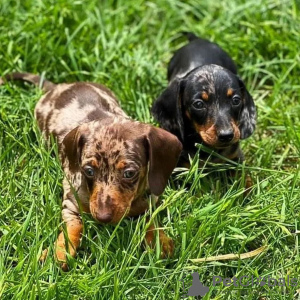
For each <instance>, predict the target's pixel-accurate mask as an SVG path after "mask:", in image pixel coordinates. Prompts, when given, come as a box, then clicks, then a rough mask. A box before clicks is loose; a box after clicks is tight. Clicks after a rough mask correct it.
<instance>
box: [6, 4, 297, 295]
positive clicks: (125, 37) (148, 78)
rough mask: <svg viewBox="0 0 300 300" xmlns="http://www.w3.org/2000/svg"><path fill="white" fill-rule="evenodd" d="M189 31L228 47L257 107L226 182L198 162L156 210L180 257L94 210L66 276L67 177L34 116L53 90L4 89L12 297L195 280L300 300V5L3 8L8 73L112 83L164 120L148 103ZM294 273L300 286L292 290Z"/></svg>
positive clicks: (126, 105) (120, 291)
mask: <svg viewBox="0 0 300 300" xmlns="http://www.w3.org/2000/svg"><path fill="white" fill-rule="evenodd" d="M181 31H193V32H195V33H196V34H198V35H199V36H201V37H204V38H208V39H211V40H213V41H215V42H217V43H218V44H219V45H221V47H222V48H223V49H225V50H226V51H227V52H228V53H230V55H231V56H232V57H233V59H234V60H235V61H236V63H237V65H238V68H239V75H240V76H241V78H242V79H243V80H244V81H245V83H246V86H247V87H248V89H249V90H250V92H251V94H252V95H253V98H254V99H255V102H256V105H257V108H258V124H257V129H256V131H255V133H254V135H253V136H252V137H251V138H249V139H247V140H246V141H243V142H242V148H243V150H244V152H245V155H246V164H245V165H244V166H232V165H230V164H229V163H228V164H226V165H222V166H217V167H216V168H217V169H218V172H217V173H218V174H215V173H216V172H214V174H210V172H208V171H207V170H203V169H198V168H197V167H196V164H197V158H196V159H195V161H194V162H193V167H192V168H191V169H190V170H177V171H176V172H175V174H174V176H173V178H172V180H171V181H170V184H169V185H168V187H167V189H166V190H165V192H164V194H163V195H162V200H163V205H162V207H160V208H159V210H160V211H161V212H160V213H159V214H158V215H156V216H155V215H153V218H155V219H157V220H159V221H160V222H161V224H162V226H163V227H164V228H165V230H166V232H167V233H168V234H169V236H171V237H172V238H173V239H174V241H175V244H176V249H175V255H174V257H173V258H172V259H160V258H159V257H158V255H157V253H158V249H154V250H151V249H148V248H146V249H145V247H143V242H142V241H143V237H144V235H145V224H146V218H145V216H141V217H140V218H138V219H136V220H130V219H125V220H123V221H122V222H121V223H120V224H119V225H118V226H116V227H113V226H98V225H97V224H96V223H95V222H94V221H93V220H92V219H91V218H90V216H89V215H84V216H83V218H84V224H85V228H84V238H83V240H82V245H81V248H80V251H79V253H78V256H77V257H76V259H74V260H72V261H71V269H70V271H69V272H66V273H65V272H62V271H61V270H60V268H59V267H58V265H57V264H56V263H55V261H54V259H53V243H54V241H55V240H56V237H57V235H58V232H59V230H60V228H61V226H62V223H61V208H60V207H61V198H62V178H63V174H62V170H61V168H60V164H59V161H58V159H57V157H56V156H55V155H53V149H49V148H47V147H46V145H45V143H44V141H43V139H42V137H41V134H40V132H39V130H38V127H37V125H36V123H35V121H34V117H33V110H34V106H35V103H36V102H37V101H38V99H39V97H40V96H41V94H42V93H41V91H40V90H39V89H37V88H34V87H32V86H29V85H26V86H24V85H20V84H13V83H10V84H7V85H4V86H1V87H0V207H1V209H0V299H1V300H2V299H9V300H11V299H18V300H19V299H22V300H23V299H159V300H160V299H181V298H182V295H183V288H182V281H180V279H181V278H182V277H184V276H186V278H191V277H190V274H191V273H192V272H198V273H199V278H200V280H201V282H202V283H203V284H205V285H206V286H208V287H209V288H210V289H209V292H208V293H207V294H206V296H205V297H203V299H255V300H256V299H300V255H299V236H300V228H299V227H300V184H299V181H300V180H299V179H300V172H299V171H300V161H299V154H300V102H299V95H300V80H299V74H300V55H299V53H300V52H299V47H300V5H299V2H298V1H297V0H289V1H285V0H281V1H280V0H263V1H259V0H248V1H243V0H235V1H234V0H224V1H196V0H187V1H177V0H170V1H163V0H159V1H142V0H127V1H125V0H120V1H118V0H114V1H113V0H107V1H104V0H103V1H96V0H90V1H84V0H75V1H74V0H73V1H72V0H64V1H63V0H60V1H54V0H45V1H42V0H36V1H33V0H2V1H1V3H0V61H1V64H0V75H2V74H5V73H8V72H10V71H16V70H17V71H27V72H32V73H39V74H41V73H45V74H46V77H47V78H48V79H50V80H52V81H54V82H56V83H59V82H72V81H75V80H83V81H84V80H85V81H94V82H98V83H102V84H105V85H107V86H108V87H109V88H111V89H112V90H113V91H114V92H115V94H116V95H117V97H118V99H119V100H120V102H121V105H122V108H123V109H124V110H125V111H126V112H127V113H128V114H129V115H130V116H131V117H132V118H134V119H136V120H140V121H143V122H150V123H154V121H153V118H152V117H151V114H150V107H151V104H152V102H153V100H154V99H155V98H156V97H157V96H158V95H159V94H160V92H161V91H162V90H163V89H164V88H165V87H166V86H167V80H166V69H167V63H168V62H169V59H170V58H171V56H172V53H174V51H175V50H176V49H178V48H179V47H180V46H182V45H184V44H185V43H186V40H185V38H184V37H183V36H182V35H181V34H180V32H181ZM54 150H55V147H54ZM51 153H52V154H51ZM212 155H214V154H213V153H212ZM228 168H240V169H242V173H243V174H245V173H246V172H247V173H248V172H250V173H251V176H252V178H253V181H254V188H253V191H252V193H251V195H250V196H249V197H247V198H245V199H244V198H243V197H242V194H243V184H242V182H243V178H236V180H234V181H233V182H227V181H226V176H225V173H226V172H225V171H226V169H228ZM242 177H243V176H242ZM49 246H50V248H49V250H50V255H49V256H48V258H47V260H46V262H45V263H44V264H41V263H40V262H39V257H40V254H41V252H42V250H43V249H45V248H46V247H49ZM261 246H266V248H265V251H264V252H263V253H261V254H260V255H258V256H255V257H251V258H248V259H244V260H236V259H233V260H221V261H211V262H204V263H203V262H202V263H196V262H194V261H192V260H191V259H196V258H204V257H210V256H215V255H222V254H234V253H235V254H236V253H246V252H249V251H253V250H255V249H257V248H259V247H261ZM213 276H220V277H222V278H226V277H234V276H236V277H241V276H250V277H251V276H254V277H258V276H262V277H266V278H267V277H268V276H270V277H272V278H277V279H278V278H284V279H285V281H286V285H285V287H279V286H276V287H269V286H268V285H264V286H258V285H256V286H254V287H251V286H248V287H243V286H238V287H235V286H234V285H231V286H225V285H221V284H219V285H216V286H213ZM289 278H297V279H298V284H297V286H291V285H289V286H288V279H289ZM297 290H298V291H297ZM264 297H265V298H264ZM190 299H194V298H193V297H190Z"/></svg>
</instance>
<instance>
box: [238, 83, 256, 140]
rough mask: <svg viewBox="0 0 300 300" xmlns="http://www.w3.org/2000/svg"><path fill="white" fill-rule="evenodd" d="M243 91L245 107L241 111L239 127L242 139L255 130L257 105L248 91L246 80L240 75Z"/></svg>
mask: <svg viewBox="0 0 300 300" xmlns="http://www.w3.org/2000/svg"><path fill="white" fill-rule="evenodd" d="M238 81H239V85H240V89H241V92H242V94H243V108H242V111H241V113H240V121H239V129H240V133H241V139H246V138H248V137H249V136H250V135H251V134H252V133H253V131H254V129H255V125H256V107H255V104H254V101H253V99H252V97H251V95H250V94H249V92H248V91H247V89H246V87H245V84H244V82H243V81H242V80H241V79H240V78H239V77H238Z"/></svg>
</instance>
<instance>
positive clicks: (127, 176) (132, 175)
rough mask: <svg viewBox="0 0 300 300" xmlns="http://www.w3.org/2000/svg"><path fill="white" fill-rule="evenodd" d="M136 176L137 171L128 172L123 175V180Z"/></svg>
mask: <svg viewBox="0 0 300 300" xmlns="http://www.w3.org/2000/svg"><path fill="white" fill-rule="evenodd" d="M135 174H136V171H134V170H126V171H125V172H124V173H123V178H125V179H131V178H133V177H134V176H135Z"/></svg>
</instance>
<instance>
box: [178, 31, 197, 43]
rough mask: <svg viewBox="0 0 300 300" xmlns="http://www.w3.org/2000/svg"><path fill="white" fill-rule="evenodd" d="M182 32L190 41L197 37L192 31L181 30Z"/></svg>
mask: <svg viewBox="0 0 300 300" xmlns="http://www.w3.org/2000/svg"><path fill="white" fill-rule="evenodd" d="M182 34H183V35H185V36H186V37H187V39H188V40H189V41H190V42H191V41H193V40H196V39H199V37H198V36H197V35H196V34H194V33H193V32H189V31H182Z"/></svg>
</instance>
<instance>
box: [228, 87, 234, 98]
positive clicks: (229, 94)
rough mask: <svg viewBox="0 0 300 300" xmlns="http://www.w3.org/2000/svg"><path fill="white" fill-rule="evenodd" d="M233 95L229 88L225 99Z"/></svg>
mask: <svg viewBox="0 0 300 300" xmlns="http://www.w3.org/2000/svg"><path fill="white" fill-rule="evenodd" d="M232 95H233V90H232V89H231V88H229V89H228V90H227V97H231V96H232Z"/></svg>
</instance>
